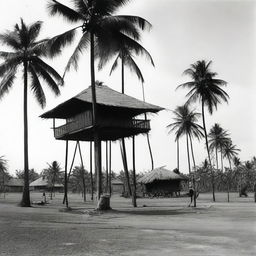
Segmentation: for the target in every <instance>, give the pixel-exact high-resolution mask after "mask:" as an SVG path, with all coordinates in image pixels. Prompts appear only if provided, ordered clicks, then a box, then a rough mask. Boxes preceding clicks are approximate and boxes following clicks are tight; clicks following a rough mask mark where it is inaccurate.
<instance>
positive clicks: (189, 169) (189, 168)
mask: <svg viewBox="0 0 256 256" xmlns="http://www.w3.org/2000/svg"><path fill="white" fill-rule="evenodd" d="M186 140H187V155H188V171H189V174H191V167H190V155H189V146H188V135H187V134H186Z"/></svg>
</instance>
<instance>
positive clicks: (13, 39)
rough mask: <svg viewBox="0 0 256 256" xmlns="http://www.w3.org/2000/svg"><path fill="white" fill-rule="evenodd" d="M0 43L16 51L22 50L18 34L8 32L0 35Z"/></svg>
mask: <svg viewBox="0 0 256 256" xmlns="http://www.w3.org/2000/svg"><path fill="white" fill-rule="evenodd" d="M0 42H1V43H2V44H4V45H7V46H9V47H11V48H12V49H13V50H15V51H17V50H21V49H22V46H21V43H20V40H19V36H18V34H17V33H16V32H10V31H6V32H5V33H3V34H0Z"/></svg>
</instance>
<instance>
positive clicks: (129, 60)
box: [125, 55, 144, 83]
mask: <svg viewBox="0 0 256 256" xmlns="http://www.w3.org/2000/svg"><path fill="white" fill-rule="evenodd" d="M125 63H127V64H128V67H129V68H130V70H131V71H134V72H135V74H136V75H137V77H138V79H139V80H141V82H142V83H144V78H143V75H142V73H141V71H140V69H139V67H138V66H137V64H136V62H135V61H134V59H133V58H132V57H131V56H130V55H128V56H126V58H125Z"/></svg>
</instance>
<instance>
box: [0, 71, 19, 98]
mask: <svg viewBox="0 0 256 256" xmlns="http://www.w3.org/2000/svg"><path fill="white" fill-rule="evenodd" d="M16 71H17V70H16V67H15V68H12V69H11V70H9V71H8V72H7V73H6V74H5V76H4V77H3V79H2V81H1V83H0V99H1V98H2V97H3V96H4V95H5V94H6V93H8V92H9V90H10V89H11V87H12V85H13V83H14V80H15V78H16Z"/></svg>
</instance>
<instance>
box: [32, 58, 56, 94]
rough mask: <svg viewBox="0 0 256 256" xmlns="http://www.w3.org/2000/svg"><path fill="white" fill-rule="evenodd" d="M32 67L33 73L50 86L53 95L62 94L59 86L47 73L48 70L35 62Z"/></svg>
mask: <svg viewBox="0 0 256 256" xmlns="http://www.w3.org/2000/svg"><path fill="white" fill-rule="evenodd" d="M30 66H31V68H32V69H33V71H35V72H36V73H37V74H39V77H40V78H42V79H43V80H44V81H45V82H46V84H47V85H48V86H49V88H50V89H51V90H52V91H53V93H54V94H55V95H59V94H60V90H59V87H58V84H57V83H56V82H55V81H54V79H53V78H52V77H51V76H50V74H49V73H48V72H47V70H45V69H44V68H43V67H42V66H40V65H38V64H37V63H36V62H35V61H34V62H32V63H30Z"/></svg>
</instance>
